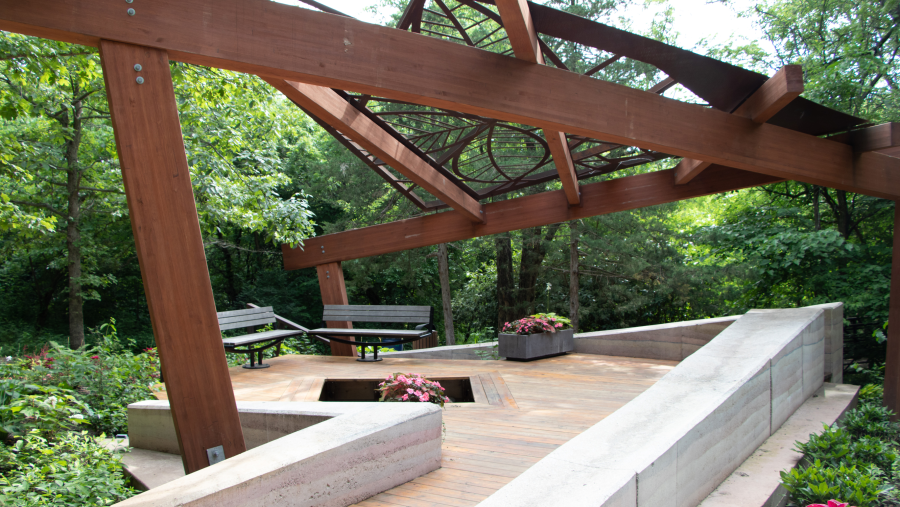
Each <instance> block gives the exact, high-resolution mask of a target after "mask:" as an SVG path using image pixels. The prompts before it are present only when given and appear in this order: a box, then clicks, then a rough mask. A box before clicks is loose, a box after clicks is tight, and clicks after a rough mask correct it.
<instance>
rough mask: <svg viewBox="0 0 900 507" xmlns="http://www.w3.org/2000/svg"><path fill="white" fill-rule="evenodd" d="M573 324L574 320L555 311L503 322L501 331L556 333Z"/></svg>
mask: <svg viewBox="0 0 900 507" xmlns="http://www.w3.org/2000/svg"><path fill="white" fill-rule="evenodd" d="M571 324H572V321H570V320H569V319H567V318H565V317H560V316H559V315H557V314H555V313H536V314H534V315H532V316H530V317H525V318H524V319H519V320H514V321H512V322H507V323H506V324H503V329H501V331H502V332H504V333H513V334H535V333H555V332H557V331H562V330H563V329H567V328H569V327H570V326H571Z"/></svg>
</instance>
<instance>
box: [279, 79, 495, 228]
mask: <svg viewBox="0 0 900 507" xmlns="http://www.w3.org/2000/svg"><path fill="white" fill-rule="evenodd" d="M266 82H267V83H269V84H270V85H272V86H274V87H275V88H276V89H278V90H279V91H280V92H281V93H283V94H285V95H286V96H287V97H288V98H290V99H291V100H292V101H294V102H296V103H297V104H299V105H300V106H301V107H303V109H305V110H307V111H309V112H311V113H312V114H314V115H315V116H316V117H317V118H319V119H321V120H322V121H324V122H326V123H328V124H329V125H331V126H332V127H333V128H335V129H336V130H338V131H339V132H340V133H342V134H344V135H345V136H347V137H349V138H350V139H351V140H353V142H355V143H357V144H359V145H360V146H362V147H363V148H365V149H366V151H368V152H369V153H371V154H373V155H375V156H377V157H378V158H380V159H381V160H384V161H385V162H387V163H388V165H390V166H391V167H393V168H394V169H395V170H396V171H397V172H399V173H401V174H403V175H404V176H406V177H407V178H409V179H410V181H412V182H414V183H415V184H417V185H419V186H420V187H422V188H424V189H425V190H426V191H428V192H429V193H431V195H433V196H435V197H437V198H438V199H440V200H441V201H443V202H445V203H447V204H448V205H449V206H450V207H452V208H453V209H455V210H457V211H459V212H460V213H461V214H462V215H463V216H465V217H468V219H469V220H471V221H473V222H483V221H484V214H483V213H482V211H481V203H479V202H478V201H476V200H475V199H473V198H472V197H471V196H469V195H467V194H466V193H465V192H463V191H462V190H461V189H460V188H459V187H457V186H456V185H454V184H453V183H452V182H450V180H448V179H447V178H445V177H444V176H443V175H442V174H440V173H438V172H437V171H436V170H435V169H434V168H433V167H431V166H430V165H428V163H427V162H425V161H424V160H422V159H421V158H420V157H419V156H418V155H416V154H415V153H413V152H412V151H410V150H409V149H407V148H406V147H405V146H403V145H402V144H400V142H399V141H397V140H396V139H394V138H393V137H391V136H390V135H389V134H388V133H387V132H385V131H384V130H383V129H382V128H381V127H379V126H378V125H376V124H375V123H374V122H373V121H372V120H370V119H369V118H368V117H366V116H365V115H364V114H362V113H361V112H359V111H358V110H357V109H356V108H354V107H353V106H352V105H351V104H349V103H348V102H347V101H346V100H344V99H343V98H342V97H341V96H340V95H338V94H337V93H336V92H334V91H333V90H330V89H328V88H323V87H321V86H315V85H307V84H302V83H296V82H292V81H285V80H279V79H266Z"/></svg>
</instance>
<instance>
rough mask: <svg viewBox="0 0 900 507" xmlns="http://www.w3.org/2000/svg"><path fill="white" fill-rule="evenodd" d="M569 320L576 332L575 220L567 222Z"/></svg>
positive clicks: (576, 262)
mask: <svg viewBox="0 0 900 507" xmlns="http://www.w3.org/2000/svg"><path fill="white" fill-rule="evenodd" d="M569 234H570V238H571V243H570V244H569V320H571V321H572V329H574V330H575V332H576V333H577V332H578V308H579V306H578V230H577V229H576V228H575V222H569Z"/></svg>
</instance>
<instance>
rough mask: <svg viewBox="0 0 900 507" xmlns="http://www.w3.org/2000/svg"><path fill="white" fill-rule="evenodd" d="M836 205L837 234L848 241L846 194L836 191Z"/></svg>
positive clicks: (848, 221)
mask: <svg viewBox="0 0 900 507" xmlns="http://www.w3.org/2000/svg"><path fill="white" fill-rule="evenodd" d="M835 193H836V194H837V204H838V217H837V219H838V220H837V222H838V232H839V233H841V236H842V237H843V238H844V239H845V240H849V239H850V208H849V206H848V205H847V192H845V191H844V190H836V191H835Z"/></svg>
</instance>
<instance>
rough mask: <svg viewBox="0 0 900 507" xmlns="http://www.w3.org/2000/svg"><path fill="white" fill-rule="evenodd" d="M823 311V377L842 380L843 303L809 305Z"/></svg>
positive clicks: (837, 380) (837, 382) (835, 382)
mask: <svg viewBox="0 0 900 507" xmlns="http://www.w3.org/2000/svg"><path fill="white" fill-rule="evenodd" d="M808 308H821V309H822V310H824V311H825V378H829V377H830V379H829V382H831V383H833V384H841V383H843V382H844V303H827V304H824V305H815V306H809V307H808Z"/></svg>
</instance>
